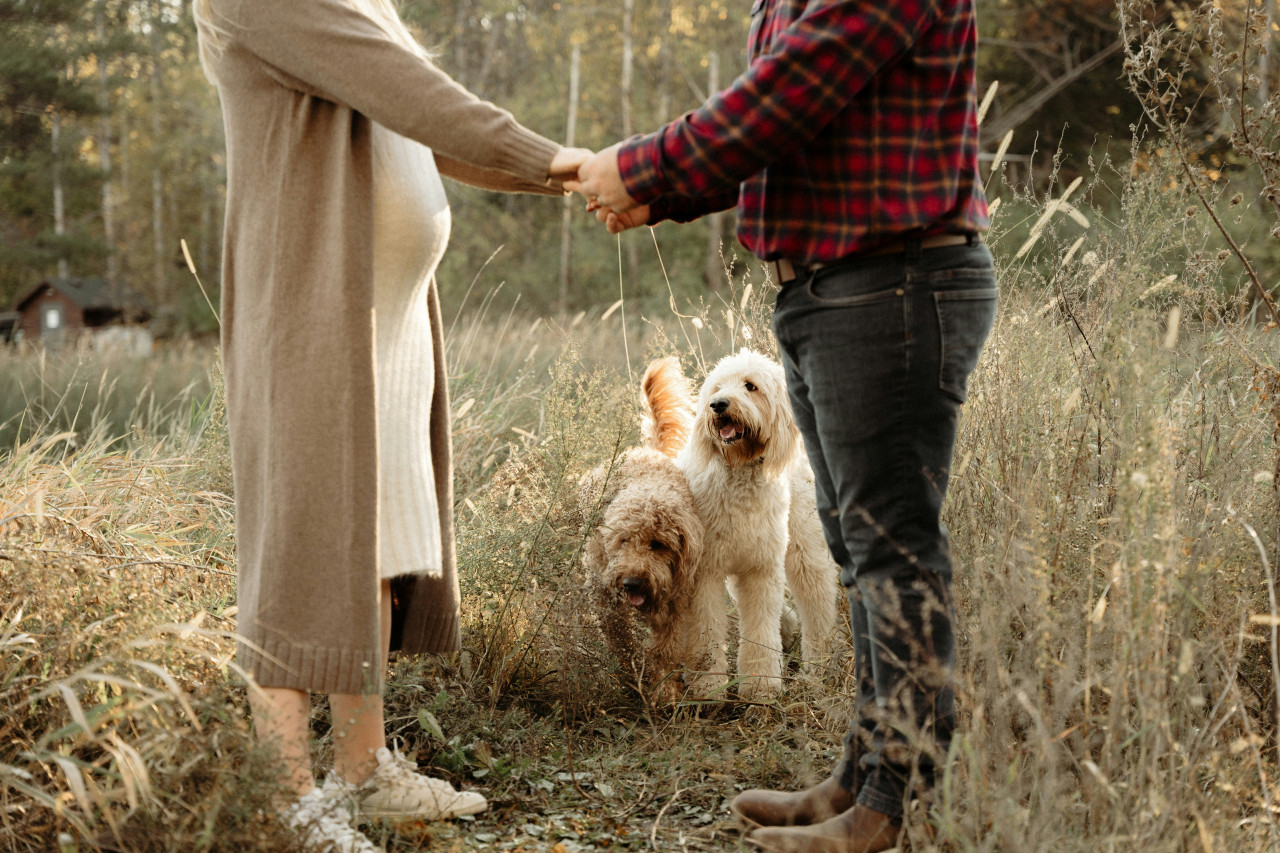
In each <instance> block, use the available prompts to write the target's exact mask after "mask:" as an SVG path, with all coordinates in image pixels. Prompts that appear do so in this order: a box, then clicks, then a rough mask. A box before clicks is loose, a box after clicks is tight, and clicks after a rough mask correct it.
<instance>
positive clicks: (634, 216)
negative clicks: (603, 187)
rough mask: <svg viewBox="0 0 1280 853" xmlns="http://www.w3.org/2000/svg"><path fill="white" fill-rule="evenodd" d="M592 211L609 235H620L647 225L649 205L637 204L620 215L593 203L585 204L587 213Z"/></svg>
mask: <svg viewBox="0 0 1280 853" xmlns="http://www.w3.org/2000/svg"><path fill="white" fill-rule="evenodd" d="M592 211H594V212H595V215H596V219H598V220H600V221H601V222H603V223H604V227H605V228H606V229H607V230H608V231H609V233H610V234H621V233H622V232H623V231H626V230H627V229H629V228H639V227H640V226H641V225H648V224H649V205H647V204H638V205H636V206H635V207H633V208H631V209H630V210H625V211H623V212H622V213H618V211H616V210H613V209H612V208H608V207H604V206H603V205H600V204H596V203H594V202H587V212H588V213H590V212H592Z"/></svg>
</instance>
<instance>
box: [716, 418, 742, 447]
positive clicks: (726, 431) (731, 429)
mask: <svg viewBox="0 0 1280 853" xmlns="http://www.w3.org/2000/svg"><path fill="white" fill-rule="evenodd" d="M716 428H717V430H718V431H719V433H720V440H721V441H723V442H724V443H725V444H733V443H734V442H736V441H741V440H742V438H743V436H745V435H746V434H747V429H746V427H744V426H743V425H742V424H740V423H738V422H737V421H735V420H734V419H733V418H723V417H722V418H717V419H716Z"/></svg>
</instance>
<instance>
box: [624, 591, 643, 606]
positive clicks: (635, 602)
mask: <svg viewBox="0 0 1280 853" xmlns="http://www.w3.org/2000/svg"><path fill="white" fill-rule="evenodd" d="M627 601H630V602H631V606H632V607H639V606H640V605H642V604H644V596H643V595H641V594H640V593H638V592H633V593H631V594H630V595H628V596H627Z"/></svg>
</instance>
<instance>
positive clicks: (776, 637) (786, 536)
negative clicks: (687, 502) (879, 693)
mask: <svg viewBox="0 0 1280 853" xmlns="http://www.w3.org/2000/svg"><path fill="white" fill-rule="evenodd" d="M676 464H677V465H678V466H679V467H680V469H681V470H682V471H683V472H684V474H685V476H686V477H687V478H688V482H689V487H690V489H691V490H692V492H693V498H694V502H695V504H696V507H697V511H698V516H699V517H700V518H701V519H702V523H703V525H704V528H705V539H704V547H703V554H702V562H701V564H700V567H699V570H698V583H697V588H696V590H695V594H694V596H693V600H692V602H691V604H692V607H693V610H694V613H693V616H692V619H691V623H692V624H695V625H697V627H698V637H697V640H696V642H695V643H694V645H693V646H692V647H691V649H690V653H691V654H692V656H693V657H694V658H697V659H708V658H709V659H710V660H711V667H710V670H709V674H708V675H706V676H704V677H702V678H701V679H699V680H698V681H697V682H695V683H694V684H692V685H691V687H693V688H694V689H695V690H696V691H697V692H699V693H707V692H710V691H711V690H713V689H714V688H715V687H716V686H718V685H717V684H715V679H716V678H717V676H716V674H717V673H724V672H725V671H726V669H727V663H726V653H725V635H726V632H727V613H726V611H727V608H726V602H725V596H724V584H725V583H726V582H727V583H728V585H729V588H730V591H731V592H732V593H733V595H734V598H735V599H736V600H737V603H738V631H739V644H738V673H739V675H740V677H741V679H742V683H741V686H740V688H739V693H740V694H741V695H743V696H744V697H748V698H750V697H764V696H769V695H771V694H773V693H775V692H776V691H777V690H778V689H779V688H780V687H781V683H782V682H781V677H782V641H781V636H780V628H781V622H782V617H783V608H784V603H785V602H784V584H785V586H788V587H790V589H791V593H792V596H793V598H794V600H795V609H796V611H797V614H798V615H799V617H800V630H801V643H802V646H801V655H802V657H803V659H804V662H805V666H806V669H808V670H812V669H813V668H814V667H816V666H817V665H818V664H819V662H821V661H822V660H823V659H824V658H825V657H826V656H827V655H828V654H830V652H831V641H832V638H833V635H834V631H835V626H836V620H837V613H838V609H839V604H838V601H839V594H840V588H839V586H838V584H837V578H838V575H839V568H838V567H837V566H836V564H835V561H834V560H833V559H832V558H831V553H830V551H829V550H828V548H827V544H826V540H825V538H824V537H823V534H822V526H821V522H820V520H819V519H818V514H817V509H816V503H815V498H814V483H813V472H812V471H811V470H810V468H809V463H808V460H807V459H806V458H805V455H804V453H803V449H802V442H801V440H800V434H799V430H798V429H797V427H796V424H795V420H794V418H793V416H792V413H791V404H790V401H789V398H788V396H787V389H786V381H785V378H784V376H783V372H782V367H781V365H779V364H778V363H777V362H775V361H773V360H772V359H769V358H768V357H766V356H764V355H762V354H760V353H758V352H755V351H753V350H748V349H743V350H740V351H739V352H737V353H735V354H733V355H730V356H726V357H725V358H723V359H721V360H720V362H718V363H717V364H716V365H715V367H714V368H712V370H711V372H710V373H709V374H708V375H707V377H706V379H705V380H704V381H703V384H702V388H701V391H700V392H699V397H698V403H697V408H696V417H695V421H694V425H693V431H692V434H691V438H690V441H689V443H688V444H687V445H685V447H684V449H683V450H682V451H681V452H680V453H679V455H678V456H677V459H676Z"/></svg>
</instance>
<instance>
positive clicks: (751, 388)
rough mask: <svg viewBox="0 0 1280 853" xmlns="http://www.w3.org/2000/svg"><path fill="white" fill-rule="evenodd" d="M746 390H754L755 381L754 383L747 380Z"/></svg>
mask: <svg viewBox="0 0 1280 853" xmlns="http://www.w3.org/2000/svg"><path fill="white" fill-rule="evenodd" d="M747 390H748V391H754V390H756V386H755V383H754V382H748V383H747Z"/></svg>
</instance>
